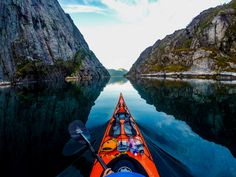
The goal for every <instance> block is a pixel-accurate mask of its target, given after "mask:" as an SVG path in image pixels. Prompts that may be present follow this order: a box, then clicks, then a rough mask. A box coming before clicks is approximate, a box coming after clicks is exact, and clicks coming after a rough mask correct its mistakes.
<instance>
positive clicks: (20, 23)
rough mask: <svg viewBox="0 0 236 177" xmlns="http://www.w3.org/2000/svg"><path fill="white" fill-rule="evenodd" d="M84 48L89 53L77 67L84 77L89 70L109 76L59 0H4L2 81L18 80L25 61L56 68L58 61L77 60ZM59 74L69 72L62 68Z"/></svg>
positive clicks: (0, 36) (0, 6) (0, 55)
mask: <svg viewBox="0 0 236 177" xmlns="http://www.w3.org/2000/svg"><path fill="white" fill-rule="evenodd" d="M81 50H83V51H84V52H85V53H86V56H84V57H83V60H82V62H80V67H77V69H78V70H79V71H78V72H77V73H79V74H80V76H81V77H83V73H84V72H85V71H86V72H88V73H90V74H91V75H92V76H93V77H101V76H109V74H108V72H107V71H106V69H105V68H104V67H103V66H102V64H101V63H100V62H99V61H98V59H97V58H96V56H95V55H91V53H92V52H91V51H90V49H89V47H88V45H87V43H86V41H85V40H84V38H83V35H82V34H81V33H80V31H79V30H78V29H77V27H76V26H75V25H74V23H73V21H72V19H71V18H70V16H69V15H67V14H65V13H64V11H63V10H62V8H61V7H60V5H59V3H58V2H57V0H50V1H48V0H1V2H0V80H13V79H17V77H18V76H17V72H18V71H20V72H21V69H22V68H24V64H25V63H29V62H31V63H32V62H33V63H35V62H36V63H38V62H41V63H42V64H43V66H46V67H48V66H50V68H53V67H51V66H55V64H56V63H57V61H63V62H67V61H73V60H74V57H75V55H76V53H77V52H78V51H81ZM24 69H26V70H27V68H24ZM31 69H32V68H31ZM28 70H29V69H28ZM24 71H25V70H24ZM51 72H55V71H52V70H51V71H50V69H49V72H48V74H46V75H49V78H50V75H51ZM27 74H28V73H26V75H27ZM58 74H61V75H63V76H64V75H65V73H63V72H62V71H61V70H60V69H58V70H57V74H56V75H58ZM67 74H68V73H67ZM34 79H35V78H34ZM36 79H37V78H36Z"/></svg>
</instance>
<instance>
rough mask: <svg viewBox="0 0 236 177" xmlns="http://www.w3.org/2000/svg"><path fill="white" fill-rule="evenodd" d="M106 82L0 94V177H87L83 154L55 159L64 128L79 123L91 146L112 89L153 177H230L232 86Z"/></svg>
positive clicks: (235, 101) (235, 164)
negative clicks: (141, 140) (141, 142)
mask: <svg viewBox="0 0 236 177" xmlns="http://www.w3.org/2000/svg"><path fill="white" fill-rule="evenodd" d="M106 83H107V81H100V82H85V83H80V84H79V83H69V84H68V83H67V84H66V83H64V84H57V85H55V84H51V85H46V86H41V87H38V86H37V87H34V86H29V87H22V88H16V89H13V88H7V89H1V90H0V162H1V164H2V165H1V166H0V170H1V172H0V176H5V177H10V176H11V177H13V176H14V177H15V176H25V177H37V176H70V177H74V176H89V173H90V170H91V168H92V164H93V158H92V157H91V155H90V153H89V152H88V151H83V153H81V154H79V155H77V156H75V157H71V158H68V157H63V156H62V149H63V146H64V144H65V143H66V142H67V140H68V139H69V137H68V133H67V126H68V124H69V122H70V121H72V120H75V119H81V120H82V121H83V122H84V123H86V126H87V127H88V128H89V129H90V130H91V132H92V135H93V137H94V140H95V141H94V145H95V147H96V148H97V147H98V146H99V143H100V141H101V138H102V136H103V133H104V131H105V129H106V123H107V121H108V120H109V119H110V116H111V115H112V112H113V110H114V107H115V105H116V103H117V99H118V96H119V93H120V92H122V93H123V94H124V96H125V99H126V102H127V104H128V106H129V109H130V111H131V113H132V114H133V116H134V117H135V120H136V121H137V123H138V125H139V127H140V129H141V131H142V132H143V135H144V136H145V139H146V141H147V143H148V146H149V148H150V150H151V152H152V155H153V157H154V159H155V163H156V165H157V167H158V170H159V172H160V174H161V176H167V177H168V176H206V175H207V176H212V177H213V176H216V177H218V176H219V177H221V176H229V177H230V176H232V177H233V176H236V172H235V169H236V159H235V157H234V156H233V155H232V154H235V144H236V142H235V132H236V130H235V127H236V126H235V125H236V124H235V117H236V116H235V111H236V91H235V90H236V86H235V85H233V84H220V83H211V82H205V83H204V82H179V81H178V82H176V81H156V80H138V81H131V83H132V85H131V83H130V82H129V81H128V80H127V79H124V78H111V80H110V81H109V83H108V84H107V85H106ZM134 88H135V89H134ZM140 95H141V97H142V98H141V97H140ZM153 105H154V106H153ZM75 159H77V160H75Z"/></svg>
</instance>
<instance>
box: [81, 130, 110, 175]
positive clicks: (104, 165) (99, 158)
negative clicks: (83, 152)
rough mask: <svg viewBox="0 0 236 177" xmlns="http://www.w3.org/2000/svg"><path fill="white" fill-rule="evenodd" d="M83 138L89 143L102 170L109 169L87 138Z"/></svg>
mask: <svg viewBox="0 0 236 177" xmlns="http://www.w3.org/2000/svg"><path fill="white" fill-rule="evenodd" d="M80 134H81V137H82V138H83V139H84V140H85V142H86V143H87V145H88V147H89V149H90V151H91V152H92V154H93V155H94V156H95V157H96V159H97V160H98V162H99V163H100V164H101V166H102V168H103V169H104V170H106V169H108V167H107V165H106V164H105V162H104V161H103V160H102V158H101V157H100V156H99V155H98V154H97V153H96V151H95V150H94V148H93V146H92V145H91V144H90V142H89V141H88V140H87V138H86V137H85V136H84V135H83V134H82V133H80Z"/></svg>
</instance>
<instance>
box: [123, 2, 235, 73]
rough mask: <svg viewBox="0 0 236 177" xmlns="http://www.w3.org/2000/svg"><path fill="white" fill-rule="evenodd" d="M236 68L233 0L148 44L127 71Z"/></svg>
mask: <svg viewBox="0 0 236 177" xmlns="http://www.w3.org/2000/svg"><path fill="white" fill-rule="evenodd" d="M184 71H188V72H191V73H193V74H194V73H195V74H198V73H210V72H211V73H216V74H217V73H221V72H236V1H235V0H233V1H232V2H231V3H229V4H226V5H223V6H218V7H216V8H211V9H208V10H206V11H204V12H202V13H201V14H200V15H199V16H197V17H196V18H194V19H193V20H192V22H191V23H190V24H189V25H188V26H187V27H186V28H185V29H181V30H178V31H175V32H174V33H173V34H171V35H168V36H166V37H165V38H164V39H163V40H158V41H157V42H156V43H155V44H154V45H153V46H151V47H148V48H147V49H146V50H145V51H144V52H143V53H142V54H141V55H140V57H139V58H138V60H137V61H136V62H135V63H134V64H133V66H132V68H131V69H130V71H129V73H128V74H129V75H131V76H132V75H136V76H138V75H140V74H150V73H157V72H184Z"/></svg>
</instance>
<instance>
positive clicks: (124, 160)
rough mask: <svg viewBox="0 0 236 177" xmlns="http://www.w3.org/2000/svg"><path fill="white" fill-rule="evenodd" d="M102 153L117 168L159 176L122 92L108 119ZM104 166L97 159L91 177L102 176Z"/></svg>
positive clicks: (103, 157) (112, 166)
mask: <svg viewBox="0 0 236 177" xmlns="http://www.w3.org/2000/svg"><path fill="white" fill-rule="evenodd" d="M98 155H99V156H100V157H101V158H102V160H103V161H104V162H105V164H106V165H107V166H108V167H109V168H111V169H112V170H113V171H114V172H136V173H139V174H142V175H143V176H148V177H159V174H158V171H157V168H156V166H155V164H154V161H153V158H152V156H151V153H150V151H149V149H148V147H147V144H146V142H145V141H144V138H143V136H142V134H141V132H140V130H139V128H138V126H137V124H136V123H135V121H134V118H133V117H132V115H131V114H130V112H129V110H128V107H127V105H126V103H125V101H124V98H123V96H122V94H120V98H119V101H118V103H117V105H116V108H115V110H114V113H113V115H112V117H111V119H110V121H109V123H108V126H107V129H106V131H105V134H104V136H103V139H102V142H101V144H100V147H99V150H98ZM103 171H104V169H103V167H102V166H101V164H100V163H99V162H98V160H95V162H94V165H93V168H92V171H91V174H90V177H101V176H102V174H103Z"/></svg>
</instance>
